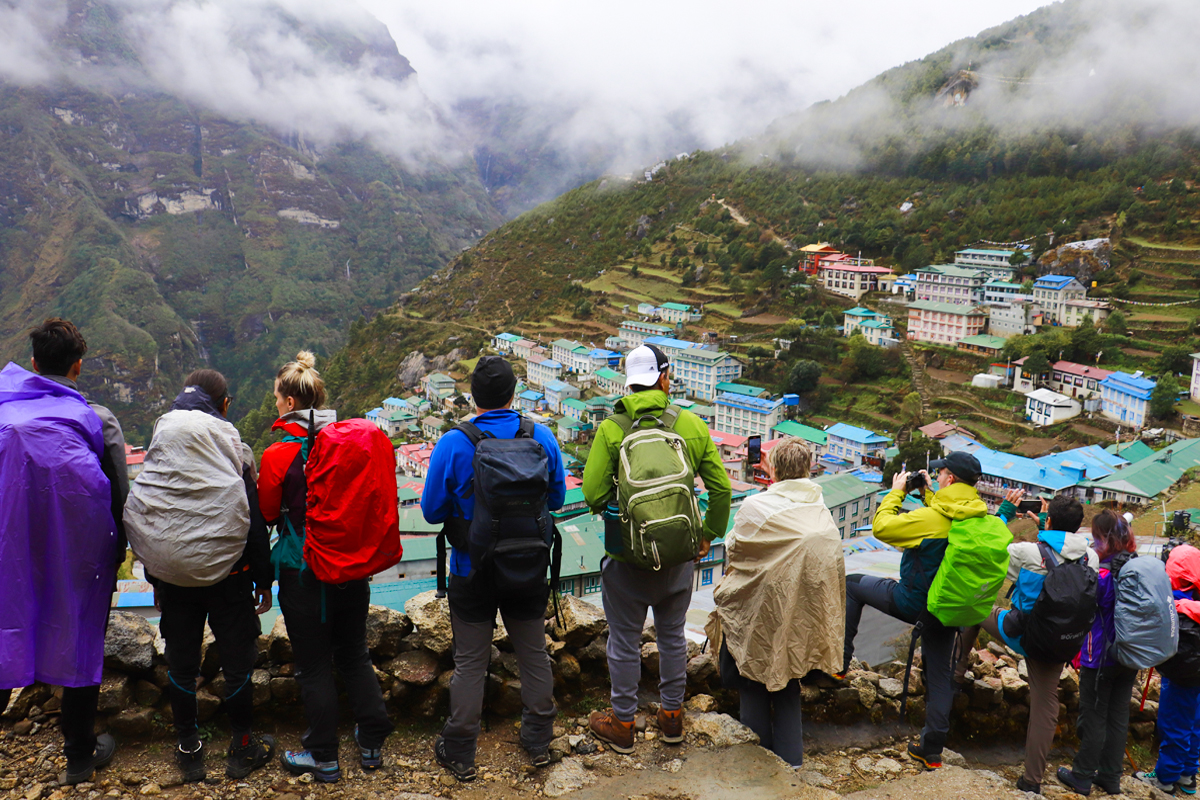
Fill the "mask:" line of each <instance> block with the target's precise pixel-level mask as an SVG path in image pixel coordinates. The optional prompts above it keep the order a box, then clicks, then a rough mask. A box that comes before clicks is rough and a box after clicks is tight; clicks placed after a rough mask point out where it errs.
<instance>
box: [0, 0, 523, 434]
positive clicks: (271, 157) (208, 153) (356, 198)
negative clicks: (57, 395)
mask: <svg viewBox="0 0 1200 800" xmlns="http://www.w3.org/2000/svg"><path fill="white" fill-rule="evenodd" d="M69 11H70V13H68V14H67V15H66V20H65V22H63V23H62V25H61V26H60V27H58V28H56V29H55V31H54V38H53V40H52V45H53V47H54V48H55V49H54V52H55V53H56V54H58V57H59V58H60V60H61V65H60V67H61V71H60V72H59V74H58V76H57V77H56V78H55V79H54V80H53V81H52V82H49V83H47V82H39V83H37V84H36V85H16V84H14V83H4V84H0V128H2V129H3V131H4V135H3V136H2V137H0V359H5V360H6V359H14V360H18V361H21V362H24V361H25V359H26V358H27V357H28V349H27V348H28V345H27V341H26V340H25V331H26V330H27V328H28V327H29V325H30V324H32V323H34V322H36V321H39V320H40V319H41V318H43V317H45V316H48V315H51V314H61V315H65V316H69V317H70V318H72V319H74V320H75V321H76V322H77V323H78V324H79V325H80V327H81V329H82V330H83V331H84V334H85V336H86V337H87V338H88V341H89V345H90V347H91V350H90V352H89V355H88V359H87V362H86V364H85V374H86V375H87V376H88V377H87V378H86V379H85V386H86V387H87V388H88V389H89V390H90V391H91V392H92V394H93V395H94V396H95V397H96V398H97V399H98V400H101V401H103V402H106V403H108V404H110V405H112V406H113V408H114V410H116V411H117V413H118V414H119V415H120V416H121V418H122V420H123V421H124V422H125V424H126V426H127V427H129V428H135V429H136V428H139V427H141V426H145V425H146V424H147V423H148V422H149V421H150V420H152V419H153V418H154V416H155V415H156V414H157V413H161V410H162V405H163V403H164V402H167V401H169V400H170V398H172V397H173V396H174V393H175V392H176V391H177V390H178V388H179V385H180V382H181V380H182V378H183V376H184V375H185V374H186V372H187V371H189V370H191V369H193V368H195V367H197V366H201V365H209V366H213V367H215V368H217V369H220V370H222V371H224V372H225V373H226V374H227V375H228V376H229V377H230V379H231V382H232V385H233V392H234V393H235V395H240V396H241V397H253V398H255V402H254V403H253V405H256V404H257V402H256V401H257V398H258V397H259V396H260V393H261V392H262V391H264V390H265V389H267V388H269V386H270V377H271V376H272V375H273V374H274V371H275V369H276V368H277V367H278V365H279V364H280V363H281V362H282V360H284V359H285V358H287V357H290V356H291V355H293V354H294V353H295V351H296V350H297V349H299V348H300V347H301V346H305V347H311V348H314V349H316V350H317V351H318V352H323V353H328V352H333V351H335V350H337V349H338V348H339V347H340V346H341V345H342V344H343V343H344V342H345V336H346V331H347V329H348V328H349V326H350V323H351V322H353V321H354V320H355V319H357V318H358V317H359V316H361V315H367V316H371V315H373V314H374V312H375V311H377V310H378V309H380V308H383V307H385V306H386V305H388V304H389V303H391V302H392V301H393V300H394V299H395V297H396V295H397V294H398V293H399V292H401V291H403V290H405V289H407V288H409V287H411V286H413V285H414V284H416V283H417V282H418V281H419V280H420V279H421V278H423V277H425V276H426V275H428V274H429V273H430V272H432V271H433V270H434V269H435V268H437V267H438V266H440V265H442V264H444V263H445V262H446V260H447V259H449V258H450V257H451V256H453V255H454V254H455V253H457V252H458V251H459V250H460V249H462V248H463V247H465V246H466V245H468V244H470V243H471V242H473V241H474V240H475V239H476V238H477V237H479V236H480V235H482V234H483V233H484V231H486V230H489V229H491V228H492V227H494V226H495V225H496V224H497V223H498V222H499V221H500V216H499V214H498V213H497V211H496V210H495V208H494V207H493V206H492V204H491V202H490V201H489V199H488V197H487V194H486V192H485V190H484V189H483V187H482V185H481V184H480V182H479V180H478V177H477V174H476V172H475V169H474V165H473V164H472V163H471V162H470V160H469V158H462V157H459V156H451V157H450V158H448V159H447V160H443V161H438V160H436V159H433V158H430V159H426V160H424V161H422V163H421V165H420V167H419V168H417V167H415V166H413V164H414V163H415V162H413V161H411V160H407V159H406V158H403V157H401V156H400V155H397V154H395V153H391V152H387V151H385V150H383V149H381V148H380V147H379V146H378V145H376V144H372V143H371V141H369V140H365V139H344V140H342V143H338V142H337V141H335V140H332V139H322V140H315V141H314V140H313V139H312V138H310V137H307V136H306V135H305V134H304V133H303V132H302V131H300V130H292V131H290V132H289V131H287V130H281V129H280V128H279V127H278V126H277V125H275V124H267V123H266V122H254V121H249V120H248V119H244V118H238V117H232V116H229V115H228V114H222V113H219V112H217V111H214V110H212V109H211V108H210V107H208V106H207V105H205V104H204V103H200V102H196V101H195V100H194V99H188V98H187V97H185V96H182V95H179V94H172V93H171V92H170V91H168V90H166V89H164V87H163V86H162V85H161V84H160V83H159V82H158V80H157V79H156V78H155V76H154V75H153V74H152V71H151V70H150V68H149V67H148V66H147V65H146V64H145V63H143V62H144V58H143V56H142V55H141V54H139V51H138V49H137V46H138V44H139V39H138V38H137V37H138V35H139V31H138V30H137V29H136V28H131V26H133V23H132V22H130V21H129V20H127V19H126V17H124V16H123V13H124V11H123V7H121V6H119V5H115V4H105V3H96V2H87V3H84V2H82V0H72V3H71V7H70V9H69ZM277 14H278V16H277V17H276V18H275V23H276V24H278V25H281V26H283V27H284V28H285V29H286V30H290V31H292V32H293V33H294V35H295V36H296V37H297V39H298V40H299V41H302V42H303V43H304V44H305V46H306V47H308V48H310V50H311V52H312V53H315V54H317V57H319V58H321V59H324V61H325V62H326V63H327V64H328V63H334V64H335V65H342V67H344V68H346V69H351V68H358V67H361V68H362V69H369V70H370V72H371V75H372V77H373V79H374V80H376V81H378V82H380V83H381V84H382V85H394V86H397V87H400V88H403V87H405V86H407V85H408V82H410V81H412V80H414V73H413V70H412V68H411V67H410V66H409V64H408V62H407V61H406V60H405V59H404V58H403V56H401V55H400V54H399V53H398V52H397V51H396V47H395V44H394V43H393V42H392V41H391V39H390V37H389V36H388V35H387V32H386V29H384V28H383V27H382V26H381V25H379V24H378V23H375V26H376V27H375V28H374V29H371V28H366V29H364V28H363V27H362V26H361V25H360V24H359V23H358V22H356V23H355V24H354V25H350V24H346V25H345V26H344V27H338V24H336V23H331V22H327V21H326V22H322V23H321V24H319V25H315V24H310V23H307V22H302V21H300V20H296V19H294V18H291V17H289V16H287V15H285V14H284V12H282V11H277ZM246 24H249V23H248V22H247V23H246ZM250 45H251V43H249V42H248V43H247V44H246V46H247V47H249V46H250ZM74 58H78V59H79V61H78V62H75V61H73V59H74ZM356 65H358V66H357V67H356ZM339 68H341V67H339ZM230 88H234V87H230ZM426 111H427V112H428V114H433V113H434V112H435V111H436V110H435V109H427V110H426ZM422 113H426V112H422ZM398 133H399V132H393V135H396V134H398ZM238 405H241V404H240V403H239V404H238ZM246 410H248V406H243V407H241V408H240V409H239V408H237V407H236V406H235V409H234V413H235V414H236V415H239V416H240V414H241V413H244V412H245V411H246ZM142 430H143V432H144V431H145V428H144V427H143V428H142ZM134 438H135V439H136V438H137V436H135V437H134Z"/></svg>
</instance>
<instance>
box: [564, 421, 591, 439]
mask: <svg viewBox="0 0 1200 800" xmlns="http://www.w3.org/2000/svg"><path fill="white" fill-rule="evenodd" d="M555 427H556V428H557V431H558V440H559V441H560V442H577V441H579V437H580V436H581V435H582V434H583V432H584V431H585V430H591V428H592V426H591V425H590V424H589V423H586V422H580V421H579V420H577V419H574V418H572V417H559V418H558V420H557V421H556V422H555Z"/></svg>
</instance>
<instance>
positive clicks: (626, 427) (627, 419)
mask: <svg viewBox="0 0 1200 800" xmlns="http://www.w3.org/2000/svg"><path fill="white" fill-rule="evenodd" d="M609 419H611V420H612V421H613V422H615V423H617V425H618V426H619V427H620V428H621V434H622V437H624V436H628V435H629V432H630V431H631V430H633V417H631V416H629V415H628V414H626V413H624V412H621V413H620V414H613V415H612V416H611V417H609Z"/></svg>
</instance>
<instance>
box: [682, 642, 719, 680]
mask: <svg viewBox="0 0 1200 800" xmlns="http://www.w3.org/2000/svg"><path fill="white" fill-rule="evenodd" d="M716 679H717V665H716V663H715V661H714V660H713V657H712V651H711V650H706V651H704V652H703V653H701V654H700V655H698V656H696V657H695V658H693V659H692V660H690V661H688V663H687V682H688V685H689V686H695V687H699V688H706V687H708V686H709V685H710V684H711V683H712V682H713V681H715V680H716Z"/></svg>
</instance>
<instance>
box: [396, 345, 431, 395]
mask: <svg viewBox="0 0 1200 800" xmlns="http://www.w3.org/2000/svg"><path fill="white" fill-rule="evenodd" d="M428 372H429V359H427V358H425V354H424V353H422V352H421V351H420V350H414V351H412V352H411V353H409V354H408V355H407V356H405V357H404V360H403V361H401V362H400V366H399V367H397V368H396V382H397V383H399V384H400V385H401V386H402V387H404V388H405V389H413V388H416V387H417V386H418V385H420V383H421V378H424V377H425V375H426V373H428Z"/></svg>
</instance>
